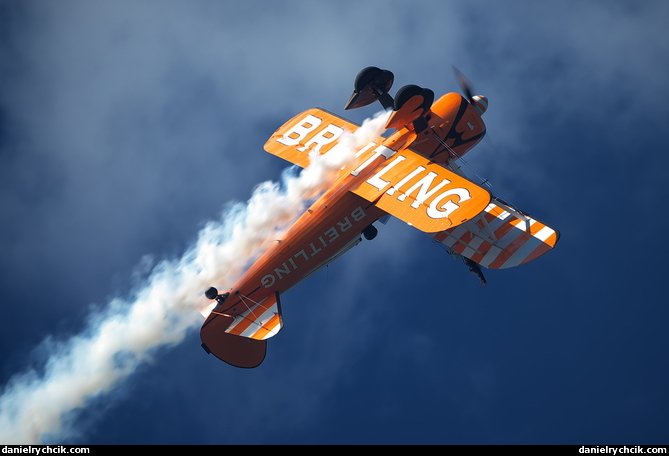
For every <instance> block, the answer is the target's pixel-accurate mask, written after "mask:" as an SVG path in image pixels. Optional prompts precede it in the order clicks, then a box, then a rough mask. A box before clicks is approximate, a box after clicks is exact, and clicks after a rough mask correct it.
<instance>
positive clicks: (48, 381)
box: [0, 113, 387, 444]
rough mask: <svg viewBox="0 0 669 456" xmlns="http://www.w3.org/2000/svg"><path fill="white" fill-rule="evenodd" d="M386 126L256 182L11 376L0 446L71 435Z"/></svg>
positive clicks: (373, 123) (373, 125) (368, 128)
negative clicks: (84, 414)
mask: <svg viewBox="0 0 669 456" xmlns="http://www.w3.org/2000/svg"><path fill="white" fill-rule="evenodd" d="M386 120H387V115H386V113H380V114H377V115H376V116H375V117H374V118H373V119H371V120H368V121H365V123H363V125H362V127H361V128H359V129H358V130H357V131H356V132H355V133H354V134H352V135H347V136H346V137H344V138H342V139H341V140H340V142H339V145H338V146H336V147H335V148H333V149H332V150H331V151H330V152H329V153H327V154H325V155H322V156H317V157H314V158H313V159H312V163H311V164H310V166H308V167H307V168H305V169H304V170H302V171H301V172H300V173H299V174H298V175H297V176H295V175H294V174H295V173H292V174H291V173H288V172H287V173H285V175H284V182H283V186H281V185H279V184H277V183H275V182H269V181H268V182H264V183H262V184H260V185H259V186H258V187H256V189H255V190H254V192H253V195H252V196H251V198H250V199H249V201H248V202H247V204H246V205H243V204H238V205H236V206H234V207H232V208H231V209H230V210H228V211H226V212H225V213H224V214H223V216H222V219H221V220H220V221H217V222H210V223H209V224H207V225H206V227H205V228H204V229H203V230H202V231H201V232H200V234H199V237H198V240H197V242H196V244H195V245H194V246H193V247H192V248H191V249H190V250H189V251H188V252H186V253H185V254H184V255H183V256H182V257H181V258H180V259H178V260H173V261H167V260H166V261H163V262H161V263H159V264H158V265H157V266H156V267H155V268H154V269H153V271H152V272H151V274H150V275H149V277H148V278H147V279H146V280H145V282H144V283H143V284H142V285H141V286H140V287H139V288H138V291H136V292H135V293H134V295H133V296H132V298H130V299H127V300H122V299H114V300H112V301H111V302H110V303H109V304H108V305H107V308H106V310H105V311H104V312H102V313H100V314H98V316H97V317H95V318H93V319H91V321H90V323H89V324H88V328H87V330H86V331H84V334H81V335H78V336H75V337H72V338H71V339H70V340H69V341H67V342H66V343H64V344H61V346H59V347H58V348H56V349H54V350H53V352H52V353H51V355H50V357H49V358H48V360H47V362H46V364H45V366H44V373H43V374H42V375H39V374H37V373H36V372H35V371H30V372H27V373H24V374H21V375H16V376H14V377H13V378H12V379H11V380H10V382H9V383H8V385H7V386H6V387H5V390H4V393H3V395H2V396H1V397H0V443H2V444H38V443H40V442H42V441H43V439H44V438H48V439H49V440H51V439H54V440H58V439H64V438H66V437H68V436H70V435H72V433H73V431H74V427H73V418H74V417H76V415H73V414H72V413H73V412H76V411H77V409H81V408H82V407H85V406H86V405H87V403H89V402H90V401H91V400H92V399H94V398H97V397H99V396H100V395H102V394H104V393H107V392H109V391H111V390H112V389H114V388H115V387H117V386H118V385H119V383H120V382H121V381H122V380H125V379H126V378H128V376H129V375H130V374H132V373H133V371H135V369H136V368H137V367H138V366H139V365H140V364H141V363H143V362H145V361H147V360H150V359H151V357H152V356H153V355H154V353H155V350H156V349H157V348H159V347H163V346H169V345H172V344H176V343H178V342H180V341H182V340H183V338H184V337H185V335H186V332H187V330H189V329H191V328H197V327H198V326H199V325H200V324H201V323H202V318H201V317H200V315H199V313H198V311H202V309H203V308H204V307H206V306H207V305H208V304H209V303H208V301H207V300H206V299H205V298H204V297H203V296H202V293H203V291H204V290H205V289H206V288H208V287H209V286H211V285H214V284H216V285H222V286H225V287H230V286H232V285H233V283H234V281H235V280H236V278H238V277H239V275H240V274H241V273H242V272H243V271H244V269H245V268H246V267H248V265H249V264H250V262H252V261H253V260H254V259H255V258H257V257H258V256H259V255H260V254H261V253H262V252H263V251H264V250H266V249H267V247H268V246H269V245H271V243H272V242H274V240H275V239H277V238H279V237H280V235H281V231H282V230H284V229H285V228H286V227H287V226H288V225H289V224H290V222H291V221H293V220H295V219H296V217H297V216H299V215H300V214H301V213H302V212H303V211H304V210H305V209H306V204H307V203H308V202H309V201H311V200H312V199H314V198H315V197H316V196H318V194H320V193H322V192H323V191H324V190H325V189H326V188H327V187H328V186H329V185H331V184H332V182H333V178H334V176H335V175H336V172H337V171H338V170H340V169H341V168H342V167H343V166H345V165H347V164H350V163H351V161H352V160H353V158H354V151H356V150H358V149H360V148H361V147H362V146H364V145H366V144H367V143H369V142H370V141H372V140H374V139H375V138H377V137H378V136H379V135H380V134H381V133H382V132H383V127H384V125H385V123H386Z"/></svg>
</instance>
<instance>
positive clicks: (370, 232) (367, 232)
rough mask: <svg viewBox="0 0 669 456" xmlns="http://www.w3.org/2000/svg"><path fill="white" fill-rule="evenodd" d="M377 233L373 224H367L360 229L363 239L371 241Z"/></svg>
mask: <svg viewBox="0 0 669 456" xmlns="http://www.w3.org/2000/svg"><path fill="white" fill-rule="evenodd" d="M377 234H379V230H377V229H376V227H375V226H374V225H369V226H368V227H367V228H365V229H364V230H362V235H363V236H365V239H367V240H368V241H371V240H372V239H374V238H375V237H376V235H377Z"/></svg>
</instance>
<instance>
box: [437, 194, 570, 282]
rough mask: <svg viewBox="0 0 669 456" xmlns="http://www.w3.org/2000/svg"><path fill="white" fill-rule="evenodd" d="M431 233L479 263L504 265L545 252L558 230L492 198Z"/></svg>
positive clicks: (499, 267)
mask: <svg viewBox="0 0 669 456" xmlns="http://www.w3.org/2000/svg"><path fill="white" fill-rule="evenodd" d="M432 237H433V238H434V239H435V240H436V241H438V242H441V243H442V244H444V245H446V246H447V247H449V248H450V249H451V250H452V251H453V252H455V253H458V254H460V255H462V256H464V257H466V258H469V259H471V260H472V261H474V262H476V263H478V264H480V265H481V266H484V267H486V268H491V269H506V268H510V267H514V266H518V265H521V264H525V263H527V262H529V261H532V260H534V259H536V258H538V257H540V256H541V255H543V254H544V253H546V252H548V251H549V250H551V249H552V248H553V247H555V244H556V243H557V241H558V239H559V238H560V233H559V232H558V231H557V230H555V229H553V228H551V227H549V226H548V225H544V224H543V223H541V222H539V221H537V220H536V219H534V218H532V217H530V216H529V215H527V214H524V213H522V212H520V211H518V210H517V209H514V208H512V207H511V206H509V205H507V204H505V203H504V202H502V201H501V200H498V199H496V198H493V200H492V201H491V202H490V204H489V205H488V207H486V208H485V211H484V212H482V213H481V214H480V215H478V216H477V217H475V218H473V219H472V220H470V221H468V222H465V223H463V224H462V225H460V226H458V227H454V228H450V229H447V230H444V231H441V232H439V233H435V234H433V235H432Z"/></svg>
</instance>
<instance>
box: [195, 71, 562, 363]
mask: <svg viewBox="0 0 669 456" xmlns="http://www.w3.org/2000/svg"><path fill="white" fill-rule="evenodd" d="M456 76H457V77H458V80H459V82H460V85H461V87H462V89H463V92H464V96H463V95H460V94H458V93H447V94H445V95H443V96H442V97H441V98H439V99H437V100H436V101H435V99H434V92H433V91H432V90H430V89H426V88H422V87H420V86H417V85H407V86H404V87H402V88H401V89H399V90H398V91H397V93H396V94H395V97H392V96H391V95H390V93H389V91H390V89H391V87H392V84H393V81H394V75H393V73H392V72H390V71H388V70H382V69H379V68H377V67H368V68H365V69H363V70H362V71H360V73H358V75H357V77H356V79H355V83H354V91H353V93H352V95H351V96H350V98H349V100H348V102H347V103H346V105H345V108H344V109H347V110H348V109H355V108H360V107H363V106H367V105H369V104H371V103H373V102H376V101H379V102H380V103H381V105H382V106H383V108H384V109H385V110H386V112H388V113H389V117H388V120H387V123H386V125H385V128H386V134H384V135H383V136H379V137H378V138H375V139H373V140H372V141H370V142H369V143H366V144H364V145H363V146H362V147H360V148H359V150H356V151H355V160H354V161H353V163H352V164H350V165H348V166H346V167H344V168H343V169H341V170H340V172H339V174H338V176H337V178H336V181H335V183H334V184H333V185H332V186H331V187H330V188H329V189H328V190H326V191H325V192H324V193H323V194H322V195H321V196H320V197H318V199H316V201H315V202H314V203H313V204H312V205H311V207H309V209H308V210H307V211H306V212H304V214H303V215H301V216H300V217H299V218H298V219H297V221H295V223H294V224H293V225H292V226H291V227H290V228H289V229H288V230H287V231H286V232H285V234H284V235H283V238H282V239H281V240H280V242H277V243H276V244H274V245H273V246H272V247H270V248H269V249H268V250H267V251H266V252H265V253H264V254H262V255H261V256H260V257H259V258H258V259H257V260H256V261H255V262H254V263H253V265H252V266H251V267H250V268H249V269H248V270H247V271H246V272H245V273H244V274H243V275H242V276H241V278H240V279H239V280H238V281H237V283H235V284H234V286H233V287H232V288H231V289H229V290H226V291H224V292H219V290H217V289H216V288H214V287H211V288H209V289H208V290H207V291H206V293H205V296H206V297H207V299H209V300H211V301H212V305H213V310H211V312H210V313H209V315H208V316H207V318H206V320H205V322H204V324H203V325H202V329H201V330H200V337H201V339H202V346H203V348H204V349H205V351H207V353H213V354H214V355H215V356H216V357H218V358H219V359H221V360H223V361H225V362H226V363H228V364H231V365H233V366H236V367H242V368H253V367H256V366H258V365H260V363H262V361H263V360H264V359H265V355H266V350H267V340H268V339H269V338H270V337H272V336H274V335H276V334H277V333H278V332H279V331H280V330H281V327H282V325H283V321H282V316H281V295H282V294H283V293H285V292H286V291H287V290H288V289H290V288H291V287H293V286H295V285H296V284H297V283H299V282H301V281H302V280H304V279H305V278H307V277H309V276H310V275H311V274H313V273H314V272H316V271H318V270H319V269H321V268H323V267H324V266H326V265H328V264H330V263H331V262H332V261H334V260H335V259H337V258H339V257H340V256H341V255H343V254H344V253H346V252H347V251H348V250H350V249H351V248H352V247H354V246H355V245H357V244H358V243H359V242H361V240H362V238H363V237H364V238H366V239H368V240H371V239H373V238H374V237H375V236H376V234H377V228H376V227H375V226H374V223H375V222H377V221H378V220H380V219H383V218H384V217H387V216H388V215H390V216H394V217H396V218H398V219H400V220H402V221H404V222H406V223H407V224H409V225H412V226H413V227H415V228H417V229H418V230H420V231H423V232H425V233H427V234H428V235H429V236H431V237H432V238H433V239H434V240H435V242H438V243H440V244H441V245H442V246H443V247H444V248H446V249H447V250H448V252H449V253H451V254H452V255H454V256H456V257H458V258H462V259H463V261H464V262H465V263H466V264H467V266H468V267H469V269H470V271H472V272H474V273H476V274H477V275H478V276H479V277H480V279H481V281H482V283H484V281H485V279H484V278H483V274H482V272H481V268H491V269H504V268H510V267H513V266H518V265H521V264H524V263H527V262H529V261H532V260H534V259H536V258H538V257H539V256H541V255H543V254H544V253H546V252H547V251H549V250H551V249H552V248H553V247H554V246H555V245H556V243H557V241H558V238H559V233H558V231H557V230H555V229H554V228H551V227H549V226H548V225H545V224H543V223H541V222H539V221H538V220H536V219H535V218H533V217H532V216H530V215H529V214H526V213H525V212H523V211H521V210H519V209H517V208H515V207H513V206H511V205H510V204H507V203H505V202H504V201H502V200H501V199H499V198H497V197H496V196H495V195H493V194H491V192H490V191H489V190H488V189H486V188H484V187H483V186H482V185H478V184H476V183H474V182H473V181H471V180H469V179H468V178H467V177H466V176H465V175H464V173H463V172H461V170H460V167H459V165H458V160H459V159H460V158H461V157H462V156H463V155H465V154H466V153H467V152H468V151H469V150H470V149H471V148H472V147H473V146H474V145H476V144H477V143H478V142H479V141H481V139H482V138H483V136H484V135H485V132H486V127H485V124H484V122H483V119H482V115H483V114H484V113H485V112H486V109H487V106H488V100H487V98H486V97H484V96H480V95H473V93H472V89H471V84H470V83H469V81H468V80H467V79H466V78H465V77H464V76H463V75H462V73H460V72H459V71H457V70H456ZM358 128H359V126H358V125H356V124H354V123H352V122H349V121H348V120H346V119H343V118H341V117H339V116H337V115H335V114H332V113H330V112H327V111H324V110H322V109H309V110H307V111H305V112H303V113H301V114H298V115H296V116H295V117H293V118H292V119H290V120H289V121H288V122H286V123H285V124H284V125H283V126H281V127H280V128H279V129H278V130H276V132H275V133H274V134H273V135H272V136H271V137H270V138H269V140H268V141H267V142H266V143H265V146H264V148H265V150H266V151H267V152H269V153H271V154H274V155H276V156H278V157H281V158H283V159H285V160H287V161H289V162H291V163H293V164H295V165H297V166H300V167H303V168H304V167H306V166H308V165H309V163H310V161H311V158H312V157H313V156H314V155H321V154H326V153H328V151H330V150H331V149H332V148H333V147H335V146H336V145H337V144H338V142H339V141H341V140H342V138H343V137H344V136H345V135H346V134H350V133H353V132H355V131H356V130H357V129H358Z"/></svg>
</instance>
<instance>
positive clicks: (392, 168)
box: [265, 108, 490, 233]
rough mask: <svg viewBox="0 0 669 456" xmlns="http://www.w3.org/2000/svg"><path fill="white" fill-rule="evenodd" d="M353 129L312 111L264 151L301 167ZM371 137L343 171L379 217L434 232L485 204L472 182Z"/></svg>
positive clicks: (288, 124)
mask: <svg viewBox="0 0 669 456" xmlns="http://www.w3.org/2000/svg"><path fill="white" fill-rule="evenodd" d="M358 128H359V127H358V126H357V125H356V124H354V123H352V122H349V121H347V120H345V119H342V118H341V117H338V116H336V115H334V114H331V113H329V112H326V111H323V110H321V109H316V108H314V109H310V110H308V111H305V112H303V113H301V114H298V115H297V116H295V117H293V118H292V119H290V120H289V121H288V122H286V123H285V124H284V125H282V126H281V127H280V128H279V129H278V130H277V131H276V132H275V133H274V134H273V135H272V136H271V137H270V138H269V140H268V141H267V142H266V143H265V150H266V151H268V152H270V153H271V154H274V155H276V156H278V157H281V158H283V159H285V160H288V161H290V162H291V163H294V164H296V165H298V166H301V167H303V168H304V167H306V166H308V165H309V162H310V156H313V155H320V154H324V153H326V152H328V151H329V150H330V149H332V148H333V147H334V146H335V145H336V144H338V143H339V140H340V139H342V138H343V137H344V135H346V134H352V133H354V132H356V131H357V130H358ZM363 128H364V127H363ZM372 136H373V137H369V138H365V140H364V141H362V142H363V143H364V144H362V145H360V144H358V146H356V147H359V149H358V150H355V151H353V152H355V156H356V159H357V162H356V164H355V166H354V167H353V168H351V169H348V170H345V171H343V172H346V173H350V175H351V176H354V177H357V176H360V179H359V180H360V182H356V185H353V186H352V187H351V188H350V190H351V191H352V192H353V193H355V194H357V195H359V196H362V197H363V198H365V199H366V200H368V201H370V202H372V203H374V204H375V205H376V206H377V207H379V208H380V209H382V210H384V211H385V212H388V213H389V214H392V215H394V216H395V217H397V218H399V219H400V220H402V221H404V222H406V223H408V224H410V225H412V226H414V227H416V228H418V229H419V230H421V231H425V232H429V233H434V232H437V231H442V230H445V229H447V228H450V227H453V226H457V225H459V224H460V223H463V222H465V221H467V220H469V219H471V218H473V217H474V216H476V215H477V214H478V213H480V212H481V211H482V210H483V209H485V207H486V206H487V205H488V203H489V202H490V193H488V191H487V190H485V189H483V188H481V187H479V186H478V185H476V184H474V183H473V182H471V181H469V180H467V179H465V178H464V177H460V176H458V175H457V174H455V173H453V172H451V171H449V170H448V169H446V168H444V167H443V166H441V165H438V164H436V163H433V162H432V161H430V160H429V159H427V158H425V157H423V156H421V155H419V154H417V153H415V152H413V151H411V150H408V149H406V148H404V147H401V146H395V145H393V144H394V143H392V144H389V147H388V146H386V145H384V144H386V143H388V141H387V140H386V138H384V137H381V136H374V135H372ZM391 147H396V148H397V150H393V149H392V148H391ZM381 157H382V158H381Z"/></svg>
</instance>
